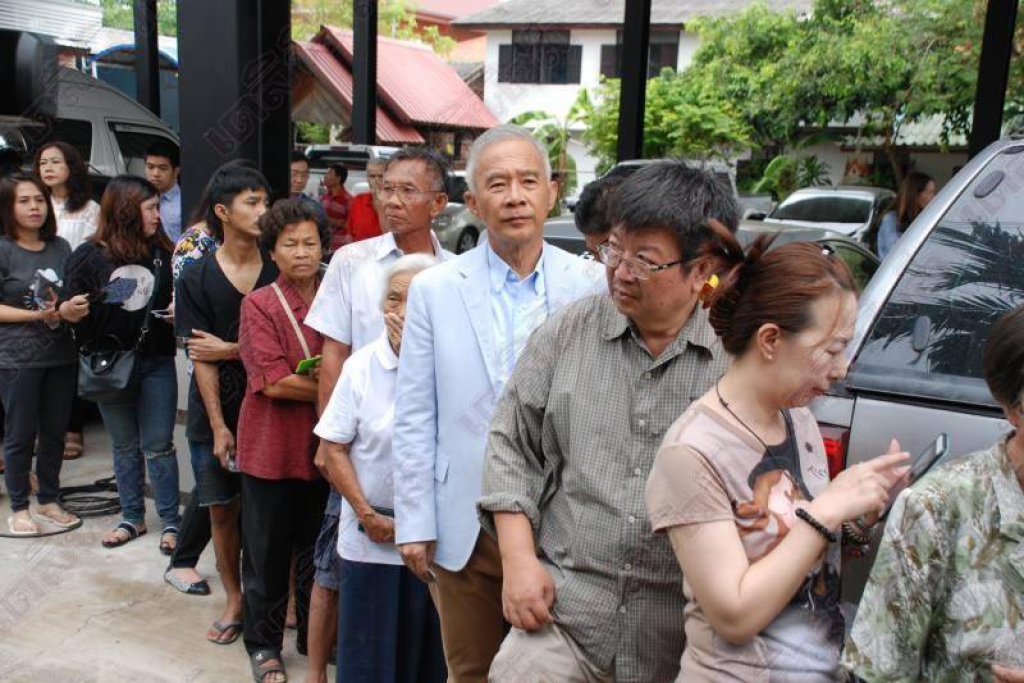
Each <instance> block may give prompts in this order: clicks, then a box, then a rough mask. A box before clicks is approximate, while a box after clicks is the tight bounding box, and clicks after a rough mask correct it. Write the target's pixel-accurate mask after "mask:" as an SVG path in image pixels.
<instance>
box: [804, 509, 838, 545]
mask: <svg viewBox="0 0 1024 683" xmlns="http://www.w3.org/2000/svg"><path fill="white" fill-rule="evenodd" d="M796 516H797V517H799V518H800V519H802V520H804V521H805V522H807V523H808V524H810V525H811V527H812V528H813V529H814V530H815V531H817V532H818V533H819V534H821V535H822V536H824V537H825V538H826V539H827V540H828V542H829V543H836V542H837V541H839V534H838V533H836V532H835V531H829V530H828V528H827V527H826V526H825V525H824V524H822V523H821V522H819V521H818V520H816V519H815V518H814V517H812V516H811V513H809V512H808V511H807V510H805V509H804V508H797V509H796Z"/></svg>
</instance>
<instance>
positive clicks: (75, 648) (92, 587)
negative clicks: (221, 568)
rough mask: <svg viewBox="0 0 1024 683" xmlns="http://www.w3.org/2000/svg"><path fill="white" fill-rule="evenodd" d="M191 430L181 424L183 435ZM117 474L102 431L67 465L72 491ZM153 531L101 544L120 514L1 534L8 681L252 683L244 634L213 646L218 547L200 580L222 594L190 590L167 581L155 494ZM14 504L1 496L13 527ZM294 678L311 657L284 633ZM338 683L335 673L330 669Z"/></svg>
mask: <svg viewBox="0 0 1024 683" xmlns="http://www.w3.org/2000/svg"><path fill="white" fill-rule="evenodd" d="M178 431H179V432H181V429H180V428H179V429H178ZM178 446H179V454H178V458H179V462H180V463H181V466H182V470H183V474H186V473H187V475H188V476H187V478H183V481H182V488H183V489H186V488H191V472H190V471H189V470H190V468H189V466H188V451H187V449H185V448H184V443H183V440H182V439H181V438H180V434H179V438H178ZM111 475H112V466H111V455H110V447H109V443H108V441H107V438H106V434H105V433H104V432H103V431H102V426H101V425H99V424H95V425H90V429H88V430H87V433H86V455H85V456H83V457H82V458H80V459H79V460H76V461H70V462H65V464H64V470H63V474H62V484H63V485H76V484H88V483H92V482H93V481H95V480H96V479H99V478H102V477H109V476H111ZM146 502H147V519H146V521H147V525H148V527H149V530H150V531H149V533H148V534H146V535H145V536H142V537H141V538H139V539H138V540H136V541H133V542H131V543H129V544H127V545H125V546H122V547H120V548H116V549H112V550H108V549H106V548H103V547H102V546H101V545H100V538H101V537H102V535H103V533H104V532H105V531H107V530H108V529H110V528H111V527H112V526H114V525H115V524H116V523H117V522H118V518H117V517H102V518H95V519H89V520H86V522H85V524H84V525H83V526H82V527H81V528H80V529H78V530H76V531H73V532H71V533H67V534H62V535H59V536H53V537H50V538H42V539H10V538H0V681H4V682H5V683H129V682H131V683H138V682H145V683H234V682H236V681H237V682H239V683H243V682H245V681H251V680H252V677H251V675H250V673H249V662H248V658H247V657H246V654H245V649H244V647H243V646H242V642H241V639H239V640H238V641H237V642H235V643H234V644H232V645H228V646H223V645H214V644H213V643H209V642H207V641H206V640H205V638H204V634H205V633H206V629H207V628H208V627H209V625H210V623H211V622H212V621H213V620H214V619H216V618H217V617H219V616H220V610H221V608H222V607H223V592H222V591H221V589H220V582H219V580H218V579H217V578H216V571H215V568H214V557H213V548H212V546H211V547H209V548H208V549H207V551H206V552H205V553H204V554H203V558H202V562H201V563H200V565H199V571H200V573H201V574H202V575H203V576H204V577H206V578H207V579H208V580H209V582H210V586H211V588H212V589H213V594H212V595H210V596H206V597H197V596H188V595H183V594H182V593H179V592H178V591H176V590H174V589H173V588H171V587H170V586H168V585H167V584H165V583H164V581H163V572H164V569H165V567H166V566H167V558H166V557H164V556H163V555H161V554H160V552H159V550H158V547H157V546H158V544H159V538H160V536H159V533H158V532H159V529H160V521H159V519H158V518H157V516H156V513H155V512H154V510H153V506H152V500H148V499H147V501H146ZM9 515H10V506H9V500H8V498H7V497H6V495H0V522H2V523H3V525H4V528H5V529H6V524H7V517H8V516H9ZM284 660H285V666H286V667H287V668H288V677H289V680H291V681H297V682H300V683H301V681H303V680H304V679H305V673H306V670H305V665H306V659H305V657H302V656H301V655H299V654H298V653H297V652H296V651H295V632H294V631H287V632H286V633H285V649H284ZM329 676H330V680H332V681H333V680H334V670H333V667H332V668H331V670H330V672H329Z"/></svg>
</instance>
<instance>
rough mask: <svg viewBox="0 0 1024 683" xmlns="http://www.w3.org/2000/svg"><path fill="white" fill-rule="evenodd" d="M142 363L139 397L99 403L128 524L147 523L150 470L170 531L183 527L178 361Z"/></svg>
mask: <svg viewBox="0 0 1024 683" xmlns="http://www.w3.org/2000/svg"><path fill="white" fill-rule="evenodd" d="M138 363H139V367H138V373H139V377H138V392H137V393H135V394H132V395H126V396H125V397H124V399H115V400H113V401H109V402H106V403H100V404H99V407H100V414H101V415H102V416H103V424H104V426H105V427H106V428H107V431H108V432H110V439H111V441H113V446H114V448H113V450H114V476H115V477H116V479H117V489H118V492H119V493H120V497H121V513H122V516H123V517H124V521H126V522H130V523H132V524H141V523H143V522H144V521H145V518H146V502H145V498H144V497H143V485H144V484H145V482H146V470H147V469H148V470H149V481H150V484H152V486H153V497H154V499H155V500H156V510H157V513H158V514H159V515H160V520H161V521H162V522H163V525H164V527H165V528H166V527H169V526H173V527H175V528H177V527H178V526H179V525H180V524H181V514H180V513H179V512H178V503H179V499H178V495H179V494H178V458H177V454H176V453H175V450H174V418H175V416H176V415H177V411H178V377H177V373H175V370H174V358H168V357H164V356H157V357H147V356H144V357H140V358H139V359H138Z"/></svg>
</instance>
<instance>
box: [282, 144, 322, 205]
mask: <svg viewBox="0 0 1024 683" xmlns="http://www.w3.org/2000/svg"><path fill="white" fill-rule="evenodd" d="M290 171H291V176H290V178H291V179H290V181H289V185H288V198H289V199H301V200H302V201H303V202H304V203H306V204H307V205H308V206H309V207H310V208H311V209H313V210H314V211H315V212H316V214H317V216H319V217H320V218H321V219H326V218H327V214H326V213H324V207H323V206H321V205H320V202H319V201H317V199H316V197H313V196H311V195H309V194H308V193H307V192H306V184H307V183H308V182H309V159H308V158H307V157H306V155H305V154H303V153H302V152H299V151H294V152H292V154H291V164H290Z"/></svg>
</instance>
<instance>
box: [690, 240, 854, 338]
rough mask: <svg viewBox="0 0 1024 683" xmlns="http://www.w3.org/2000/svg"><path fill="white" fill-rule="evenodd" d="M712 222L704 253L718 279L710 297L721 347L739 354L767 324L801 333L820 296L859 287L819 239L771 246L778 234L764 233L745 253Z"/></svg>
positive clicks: (846, 268) (713, 321)
mask: <svg viewBox="0 0 1024 683" xmlns="http://www.w3.org/2000/svg"><path fill="white" fill-rule="evenodd" d="M709 227H710V229H711V230H712V231H713V232H714V234H715V239H714V240H713V241H711V242H709V243H708V244H707V245H706V246H705V248H704V256H705V257H706V258H707V259H708V261H709V262H710V264H711V266H712V272H714V273H717V275H718V278H719V282H718V286H717V287H716V288H715V289H714V291H713V293H712V294H711V296H710V297H709V299H708V302H707V303H708V304H709V306H710V308H711V312H710V313H711V314H710V322H711V326H712V327H713V328H714V329H715V333H716V334H718V336H719V337H720V338H721V339H722V347H723V348H724V349H725V350H726V351H728V352H729V353H731V354H732V355H734V356H739V355H740V354H742V353H743V352H744V351H746V350H747V346H748V345H749V344H750V340H751V339H752V338H753V337H754V335H755V334H757V330H758V329H760V327H761V326H762V325H766V324H768V323H774V324H776V325H778V326H779V328H780V329H781V330H782V331H783V332H787V333H789V334H797V333H799V332H802V331H803V330H805V329H807V328H808V327H810V326H811V324H812V323H813V320H812V319H811V306H812V305H813V304H814V302H815V301H817V300H818V299H820V298H821V297H823V296H828V295H830V294H834V293H837V292H856V291H857V285H856V284H855V282H854V280H853V274H852V273H850V269H849V268H848V267H847V265H846V263H844V262H843V260H842V259H841V258H839V257H838V256H836V255H835V254H834V253H832V251H831V250H830V249H828V248H823V247H822V246H821V245H820V244H817V243H816V242H792V243H790V244H786V245H783V246H781V247H779V248H778V249H772V250H771V251H768V249H769V247H771V245H772V242H774V241H775V235H761V236H760V237H758V238H757V239H756V240H754V243H753V244H751V245H750V247H749V248H748V249H747V251H746V253H744V251H743V247H742V246H740V243H739V241H738V240H737V239H736V236H735V235H734V234H733V233H732V232H730V231H729V230H727V229H726V228H725V227H724V226H722V225H719V224H715V223H714V222H711V223H710V224H709ZM766 252H767V253H766Z"/></svg>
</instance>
